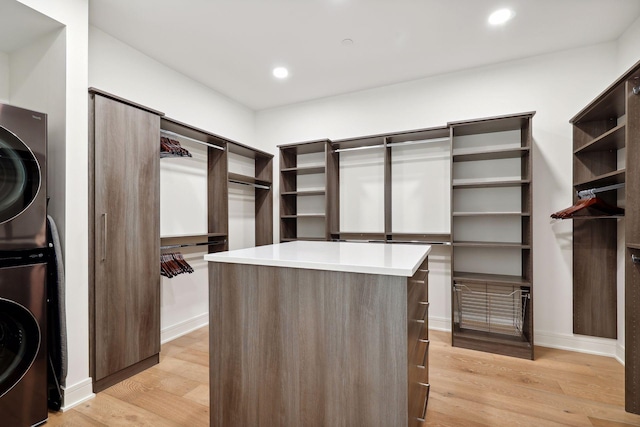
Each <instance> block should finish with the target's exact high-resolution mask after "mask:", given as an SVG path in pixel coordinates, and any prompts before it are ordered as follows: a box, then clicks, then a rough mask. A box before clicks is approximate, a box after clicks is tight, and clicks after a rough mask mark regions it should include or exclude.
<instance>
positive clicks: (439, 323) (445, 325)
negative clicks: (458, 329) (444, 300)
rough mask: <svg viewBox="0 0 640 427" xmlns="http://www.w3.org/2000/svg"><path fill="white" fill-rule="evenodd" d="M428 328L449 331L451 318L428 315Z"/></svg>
mask: <svg viewBox="0 0 640 427" xmlns="http://www.w3.org/2000/svg"><path fill="white" fill-rule="evenodd" d="M429 329H433V330H434V331H443V332H451V318H449V317H431V316H429Z"/></svg>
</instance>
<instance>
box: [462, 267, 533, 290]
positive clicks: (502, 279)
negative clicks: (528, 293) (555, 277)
mask: <svg viewBox="0 0 640 427" xmlns="http://www.w3.org/2000/svg"><path fill="white" fill-rule="evenodd" d="M452 278H453V281H454V282H458V281H460V282H467V283H469V282H472V283H491V284H498V285H501V284H504V285H509V286H529V287H530V286H531V281H530V280H527V279H525V278H524V277H522V276H510V275H504V274H484V273H469V272H465V271H454V272H453V276H452Z"/></svg>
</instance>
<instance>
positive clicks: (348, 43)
mask: <svg viewBox="0 0 640 427" xmlns="http://www.w3.org/2000/svg"><path fill="white" fill-rule="evenodd" d="M340 43H342V46H351V45H352V44H353V39H344V40H342V42H340Z"/></svg>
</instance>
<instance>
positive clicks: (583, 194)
mask: <svg viewBox="0 0 640 427" xmlns="http://www.w3.org/2000/svg"><path fill="white" fill-rule="evenodd" d="M619 188H624V182H622V183H620V184H612V185H607V186H604V187H599V188H590V189H588V190H580V191H578V192H577V194H578V197H579V198H581V199H585V198H589V197H595V196H596V193H603V192H605V191H612V190H617V189H619Z"/></svg>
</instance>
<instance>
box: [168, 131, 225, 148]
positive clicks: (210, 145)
mask: <svg viewBox="0 0 640 427" xmlns="http://www.w3.org/2000/svg"><path fill="white" fill-rule="evenodd" d="M160 133H161V134H164V135H168V136H174V137H176V138H183V139H188V140H189V141H192V142H195V143H197V144H202V145H206V146H207V147H211V148H215V149H218V150H222V151H224V148H223V147H220V146H219V145H215V144H210V143H208V142H204V141H200V140H199V139H194V138H189V137H188V136H184V135H181V134H179V133H176V132H172V131H170V130H164V129H160Z"/></svg>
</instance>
